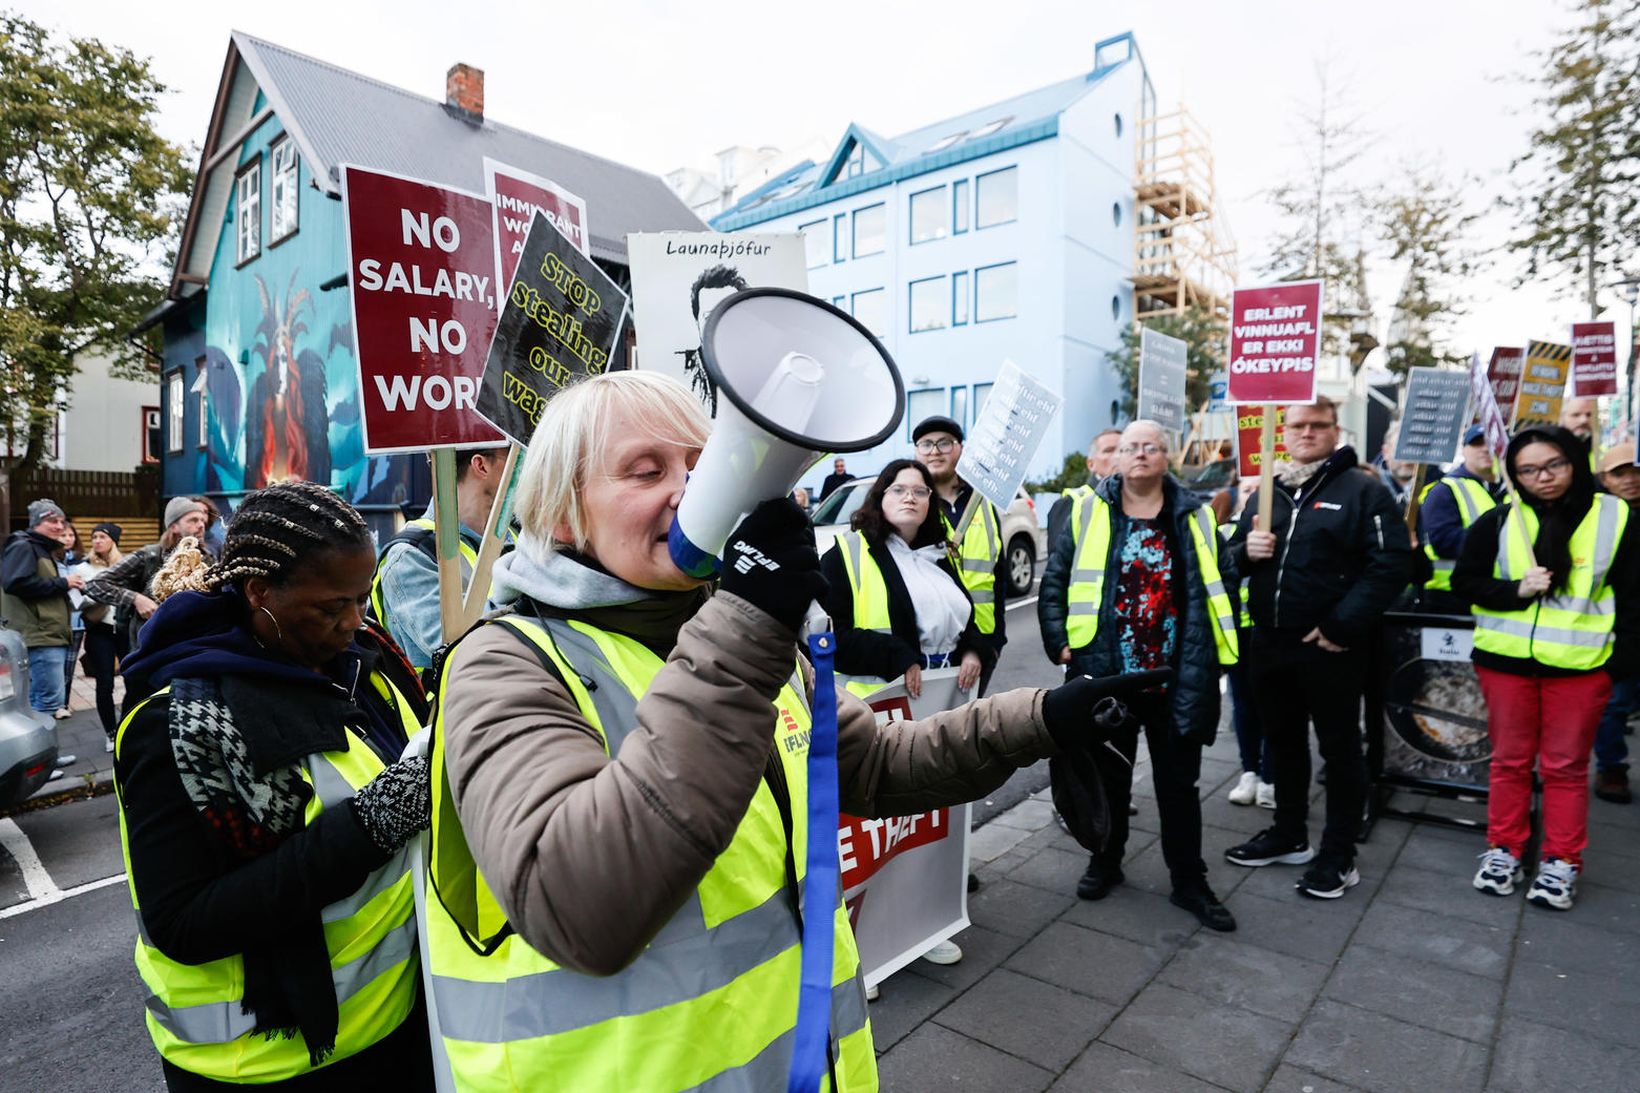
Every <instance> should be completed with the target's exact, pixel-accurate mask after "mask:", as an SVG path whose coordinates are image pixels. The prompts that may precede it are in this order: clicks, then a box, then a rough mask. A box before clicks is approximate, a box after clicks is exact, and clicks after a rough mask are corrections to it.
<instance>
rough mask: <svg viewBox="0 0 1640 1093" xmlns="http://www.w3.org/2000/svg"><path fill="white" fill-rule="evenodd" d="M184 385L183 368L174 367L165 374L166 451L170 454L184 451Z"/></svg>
mask: <svg viewBox="0 0 1640 1093" xmlns="http://www.w3.org/2000/svg"><path fill="white" fill-rule="evenodd" d="M183 387H184V385H183V382H182V369H180V368H173V369H172V370H171V371H170V372H169V373H167V374H166V376H165V451H166V454H168V455H180V454H181V452H182V442H183V431H182V415H183V409H184V403H183V401H182V400H183Z"/></svg>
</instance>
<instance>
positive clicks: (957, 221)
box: [951, 178, 968, 235]
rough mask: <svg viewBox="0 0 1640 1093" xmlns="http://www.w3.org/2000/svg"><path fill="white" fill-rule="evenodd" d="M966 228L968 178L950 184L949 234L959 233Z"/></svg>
mask: <svg viewBox="0 0 1640 1093" xmlns="http://www.w3.org/2000/svg"><path fill="white" fill-rule="evenodd" d="M967 230H968V180H967V179H966V178H964V179H960V180H958V181H956V182H953V183H952V184H951V234H952V235H961V234H962V233H963V232H965V231H967Z"/></svg>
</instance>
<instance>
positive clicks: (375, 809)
mask: <svg viewBox="0 0 1640 1093" xmlns="http://www.w3.org/2000/svg"><path fill="white" fill-rule="evenodd" d="M353 814H354V815H355V816H357V817H358V818H359V826H361V827H363V828H364V831H365V834H366V835H369V836H370V841H371V842H373V843H375V844H376V847H377V849H379V850H381V851H382V852H383V853H387V854H391V853H392V852H393V851H395V850H397V849H398V848H399V847H401V846H403V845H404V844H405V843H407V842H409V841H410V840H411V839H412V838H413V837H414V836H415V834H416V832H418V831H420V830H421V829H422V828H424V827H426V826H427V825H428V823H429V822H431V820H432V816H433V786H432V780H431V778H430V776H429V767H428V765H427V756H425V755H411V756H406V757H405V758H403V759H400V760H399V761H398V762H397V763H394V764H393V765H392V766H390V767H388V768H387V769H386V770H384V771H382V772H381V773H380V774H378V775H376V777H374V778H372V779H371V780H370V784H369V785H367V786H365V787H364V788H363V789H361V790H359V792H357V793H355V794H354V795H353Z"/></svg>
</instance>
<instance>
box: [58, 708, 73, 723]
mask: <svg viewBox="0 0 1640 1093" xmlns="http://www.w3.org/2000/svg"><path fill="white" fill-rule="evenodd" d="M53 716H54V717H56V718H57V720H58V721H67V720H68V719H69V718H71V717H73V716H74V711H73V710H71V709H69V708H68V707H67V706H59V707H58V708H57V712H56V713H55V714H54V715H53Z"/></svg>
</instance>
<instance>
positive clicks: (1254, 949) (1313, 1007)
mask: <svg viewBox="0 0 1640 1093" xmlns="http://www.w3.org/2000/svg"><path fill="white" fill-rule="evenodd" d="M1234 760H1235V745H1234V741H1233V739H1231V738H1230V734H1229V733H1221V734H1220V741H1219V743H1218V744H1216V745H1215V746H1214V747H1213V748H1212V749H1210V750H1209V752H1208V753H1207V755H1206V756H1205V757H1204V760H1203V774H1202V787H1203V792H1202V796H1203V800H1204V805H1203V820H1204V823H1205V825H1206V828H1205V831H1204V839H1203V845H1204V851H1205V853H1206V855H1207V858H1208V870H1209V879H1210V881H1211V882H1212V884H1213V885H1214V887H1215V888H1216V890H1217V891H1218V892H1219V894H1220V897H1221V898H1223V899H1224V900H1225V902H1226V903H1227V904H1228V906H1229V907H1230V908H1231V909H1232V910H1233V911H1234V912H1235V914H1236V918H1237V920H1238V923H1239V927H1240V928H1239V929H1238V930H1237V931H1236V932H1235V933H1232V934H1217V933H1214V932H1212V931H1210V930H1205V929H1203V928H1201V927H1199V926H1198V925H1197V924H1196V922H1195V919H1193V918H1192V917H1190V916H1189V915H1187V914H1186V913H1185V912H1183V911H1181V910H1179V909H1178V908H1175V907H1173V906H1172V905H1171V904H1170V903H1168V901H1167V893H1168V890H1169V888H1168V878H1167V870H1166V868H1165V867H1164V866H1163V864H1162V860H1161V847H1160V845H1159V844H1158V843H1157V841H1156V810H1155V802H1154V800H1153V798H1152V797H1151V789H1150V776H1149V767H1148V764H1147V763H1141V764H1140V767H1139V770H1138V771H1137V772H1136V774H1137V783H1136V787H1135V798H1134V799H1135V802H1136V803H1137V804H1138V805H1139V809H1140V813H1139V815H1138V816H1135V817H1133V821H1132V823H1133V834H1132V836H1131V838H1130V840H1129V845H1128V858H1127V862H1126V864H1125V865H1124V871H1125V872H1126V874H1127V883H1126V884H1125V885H1123V886H1121V887H1118V888H1117V889H1115V890H1114V891H1113V892H1112V893H1111V894H1110V895H1109V896H1108V897H1106V898H1105V899H1104V900H1102V901H1099V902H1094V903H1090V902H1084V901H1081V900H1078V899H1077V898H1076V896H1075V886H1076V880H1077V878H1078V877H1079V876H1080V875H1081V872H1082V869H1083V867H1084V866H1085V864H1086V861H1087V856H1086V854H1085V852H1084V851H1083V850H1082V849H1081V847H1080V846H1078V845H1077V844H1076V843H1075V842H1074V841H1073V840H1072V839H1071V838H1070V837H1069V836H1068V835H1066V834H1065V833H1064V832H1063V831H1062V830H1061V829H1060V828H1059V827H1058V825H1057V824H1055V823H1054V822H1053V819H1052V810H1051V806H1050V805H1049V804H1048V802H1047V794H1046V792H1044V793H1041V794H1038V795H1037V796H1036V798H1034V799H1032V800H1028V801H1026V802H1024V803H1023V804H1021V805H1019V806H1018V807H1017V808H1015V809H1013V810H1012V811H1011V812H1008V813H1005V814H1004V815H1002V816H1000V817H998V818H997V819H996V820H994V821H993V822H992V823H991V824H988V825H987V826H985V827H983V828H981V829H980V830H979V831H978V832H976V833H975V836H974V839H973V848H974V858H975V866H976V867H975V872H976V873H977V874H978V875H979V877H980V879H981V880H982V882H983V887H982V888H981V889H980V891H979V892H978V893H976V894H975V895H973V896H971V897H970V898H969V913H970V917H971V918H972V920H973V925H972V927H970V928H969V929H968V930H967V931H965V932H964V933H962V934H960V935H958V936H957V938H956V939H955V940H957V941H958V942H959V943H960V944H961V946H962V949H963V952H964V954H965V957H964V959H963V960H962V962H961V963H959V964H955V965H951V966H949V967H937V966H935V965H932V964H929V963H927V962H925V961H917V962H915V963H914V964H913V965H912V967H910V968H908V969H906V970H905V971H902V972H900V973H898V974H896V975H894V976H892V977H891V978H890V979H888V980H887V981H886V982H885V983H884V984H883V988H882V999H881V1001H879V1002H876V1003H874V1004H873V1005H872V1007H871V1019H872V1026H873V1029H874V1031H875V1036H876V1043H877V1049H878V1052H879V1054H880V1056H881V1069H882V1085H883V1089H884V1090H885V1091H888V1093H915V1091H918V1090H930V1091H933V1090H939V1091H945V1090H958V1089H961V1090H994V1091H998V1093H1029V1091H1033V1090H1044V1089H1052V1090H1054V1091H1056V1093H1059V1091H1086V1090H1098V1091H1100V1093H1139V1091H1157V1093H1199V1091H1206V1090H1234V1091H1238V1093H1253V1091H1276V1093H1339V1091H1347V1090H1360V1091H1367V1093H1466V1091H1482V1090H1485V1091H1496V1093H1504V1091H1509V1093H1515V1091H1519V1093H1539V1091H1543V1090H1567V1091H1570V1090H1578V1091H1581V1093H1604V1091H1622V1090H1635V1089H1640V805H1630V806H1618V805H1610V804H1607V803H1605V802H1602V801H1598V800H1595V801H1593V803H1592V808H1593V812H1592V829H1591V839H1590V843H1591V845H1590V847H1589V851H1588V855H1587V861H1586V876H1587V878H1588V879H1587V880H1586V881H1585V882H1584V883H1583V884H1582V885H1580V893H1579V899H1578V903H1577V906H1576V907H1575V908H1574V909H1573V910H1572V911H1571V912H1569V913H1564V914H1563V913H1557V912H1552V911H1544V910H1541V909H1539V908H1536V907H1528V906H1526V904H1525V901H1524V900H1523V899H1522V898H1520V896H1519V895H1518V894H1517V895H1516V896H1513V897H1510V898H1507V899H1498V898H1495V897H1488V896H1484V895H1482V894H1480V893H1478V892H1475V891H1474V890H1472V889H1471V888H1470V887H1469V881H1470V878H1471V877H1472V876H1473V874H1474V870H1475V867H1476V864H1477V862H1476V855H1477V854H1478V853H1479V852H1480V851H1481V850H1482V849H1483V847H1484V837H1483V836H1482V835H1481V834H1480V833H1478V832H1477V833H1470V832H1463V831H1456V830H1452V829H1446V828H1439V827H1435V826H1433V825H1428V824H1413V823H1410V822H1407V821H1402V820H1390V819H1385V820H1381V821H1380V822H1379V823H1378V825H1377V827H1376V829H1375V830H1374V832H1373V834H1372V837H1371V839H1370V840H1369V841H1368V842H1367V843H1365V844H1363V845H1362V846H1361V848H1360V858H1359V863H1358V864H1359V868H1360V870H1361V874H1362V882H1361V885H1360V887H1358V888H1355V889H1353V890H1351V891H1350V892H1349V893H1348V894H1346V895H1345V896H1344V897H1343V898H1342V899H1339V900H1336V901H1332V902H1321V901H1313V900H1306V899H1303V898H1301V897H1300V896H1298V895H1297V893H1296V892H1295V891H1294V890H1293V883H1294V881H1296V880H1297V879H1298V874H1299V872H1300V870H1298V869H1295V868H1292V867H1282V866H1268V867H1266V868H1263V869H1242V868H1237V867H1235V866H1231V865H1229V864H1227V863H1225V862H1224V860H1223V851H1224V849H1225V848H1226V847H1228V846H1231V845H1233V844H1235V843H1237V842H1240V841H1241V840H1242V839H1243V838H1245V837H1246V836H1247V835H1248V834H1251V833H1253V832H1255V831H1257V830H1259V829H1260V828H1261V827H1263V826H1265V825H1267V824H1268V822H1269V820H1270V818H1271V813H1269V812H1267V811H1264V810H1262V809H1257V808H1241V807H1237V806H1234V805H1231V804H1230V803H1229V802H1228V801H1227V800H1226V799H1225V793H1226V792H1227V791H1228V787H1229V784H1230V783H1231V782H1232V780H1233V779H1234V777H1235V776H1236V775H1237V774H1238V773H1239V770H1238V767H1237V764H1236V763H1235V761H1234ZM1408 801H1412V802H1416V801H1417V798H1405V797H1403V798H1402V799H1401V802H1400V803H1402V804H1403V807H1409V806H1408V805H1407V802H1408ZM1442 804H1443V805H1444V806H1445V807H1446V808H1447V810H1448V811H1449V812H1450V811H1453V810H1454V807H1453V806H1451V805H1449V804H1446V803H1444V802H1443V803H1442ZM1410 807H1416V806H1415V805H1413V806H1410ZM1471 814H1479V810H1478V809H1474V808H1473V807H1472V808H1471ZM1311 815H1312V823H1317V822H1318V821H1319V819H1320V815H1321V812H1320V809H1319V807H1314V808H1312V811H1311ZM1312 835H1313V836H1319V829H1318V828H1312Z"/></svg>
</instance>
